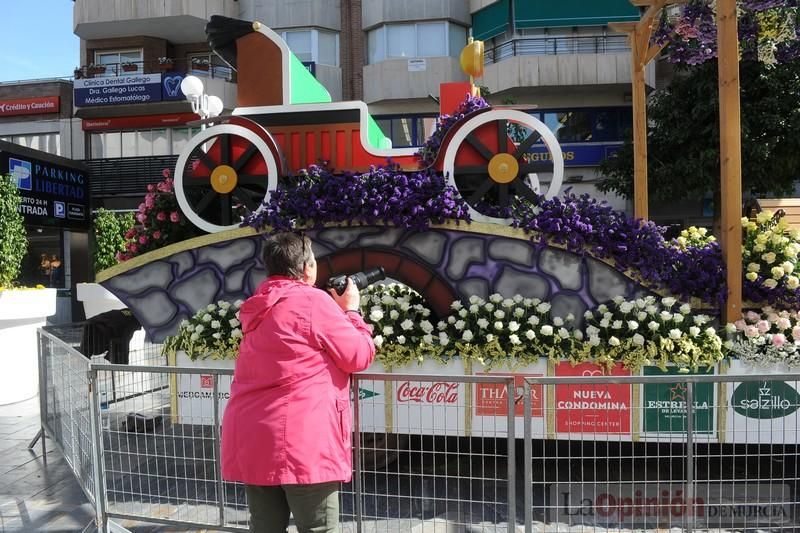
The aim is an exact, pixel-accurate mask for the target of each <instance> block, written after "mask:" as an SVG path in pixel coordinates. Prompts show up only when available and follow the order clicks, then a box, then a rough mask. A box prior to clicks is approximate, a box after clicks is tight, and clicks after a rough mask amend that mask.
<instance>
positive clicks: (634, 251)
mask: <svg viewBox="0 0 800 533" xmlns="http://www.w3.org/2000/svg"><path fill="white" fill-rule="evenodd" d="M538 207H539V209H538V210H537V209H535V208H534V206H533V205H531V204H529V203H527V202H520V201H517V203H516V204H515V205H514V214H513V219H514V222H513V225H514V226H516V227H519V228H522V229H523V230H525V231H527V232H532V233H535V234H536V235H537V236H538V237H539V238H540V239H541V241H540V242H541V244H542V245H545V244H546V243H547V242H552V243H555V244H560V245H563V246H565V247H566V248H567V249H568V250H570V251H572V252H575V253H578V254H583V253H586V252H588V253H591V254H592V255H593V256H595V257H597V258H600V259H605V260H610V261H613V262H614V263H615V264H616V265H617V267H618V268H619V269H620V270H631V271H633V272H635V273H636V274H637V275H638V276H639V278H640V279H641V280H642V282H644V283H645V284H646V285H648V286H650V287H653V288H656V289H667V290H669V291H670V292H672V293H673V294H675V295H678V296H681V297H682V298H683V299H688V298H689V297H698V298H701V299H703V300H705V301H708V302H713V303H721V302H722V301H724V295H725V290H724V280H725V274H724V272H725V267H724V264H723V262H722V254H721V252H720V249H719V246H718V245H717V243H711V244H709V245H707V246H705V247H704V248H691V249H689V250H686V251H681V250H678V249H676V248H674V247H672V246H670V244H669V243H668V242H667V241H665V240H664V228H662V227H659V226H657V225H655V224H654V223H653V222H649V221H645V222H642V221H641V220H639V219H633V218H630V217H628V216H626V215H625V214H624V213H622V212H620V211H615V210H614V209H613V208H612V207H611V206H610V205H608V204H606V203H605V202H599V201H597V200H596V199H594V198H591V197H589V196H588V195H585V194H584V195H581V196H576V195H574V194H569V193H566V194H564V196H563V197H562V198H553V199H551V200H542V201H540V203H539V206H538Z"/></svg>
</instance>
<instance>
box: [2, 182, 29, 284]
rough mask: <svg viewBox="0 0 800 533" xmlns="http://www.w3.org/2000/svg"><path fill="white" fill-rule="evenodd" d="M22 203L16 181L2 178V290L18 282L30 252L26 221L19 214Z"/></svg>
mask: <svg viewBox="0 0 800 533" xmlns="http://www.w3.org/2000/svg"><path fill="white" fill-rule="evenodd" d="M21 201H22V198H21V197H20V195H19V190H18V189H17V182H16V180H15V179H14V178H12V177H9V176H0V288H3V287H6V288H8V287H10V286H11V285H12V284H13V283H14V282H15V281H16V280H17V276H18V275H19V271H20V267H21V265H22V259H23V258H24V257H25V254H26V253H27V251H28V235H27V233H26V232H25V221H24V219H23V217H22V215H21V214H20V212H19V205H20V202H21Z"/></svg>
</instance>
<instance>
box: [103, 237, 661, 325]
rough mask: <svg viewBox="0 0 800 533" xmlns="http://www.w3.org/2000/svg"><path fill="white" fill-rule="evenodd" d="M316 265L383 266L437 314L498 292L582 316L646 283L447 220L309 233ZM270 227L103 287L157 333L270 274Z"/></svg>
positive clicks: (179, 252) (147, 258) (208, 241)
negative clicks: (264, 248)
mask: <svg viewBox="0 0 800 533" xmlns="http://www.w3.org/2000/svg"><path fill="white" fill-rule="evenodd" d="M306 235H308V237H309V238H311V239H312V241H313V245H314V253H315V255H316V257H317V259H318V263H319V276H318V278H319V280H318V283H324V281H325V280H326V279H327V278H328V276H330V275H332V274H334V273H353V272H356V271H358V270H362V269H364V268H370V267H375V266H382V267H384V269H385V270H386V272H387V275H389V276H390V277H391V278H393V279H395V280H397V281H400V282H403V283H405V284H406V285H408V286H410V287H412V288H414V289H415V290H417V291H419V292H420V293H421V294H422V295H423V296H424V297H425V298H426V300H427V301H428V303H429V305H430V307H431V309H432V310H433V311H434V313H435V314H437V315H438V316H440V317H441V316H443V315H445V314H447V309H448V307H449V305H450V303H451V302H452V301H453V300H455V299H461V300H466V299H468V298H469V296H471V295H473V294H475V295H478V296H481V297H483V298H486V297H487V296H488V295H489V294H491V293H494V292H497V293H500V294H502V295H504V296H513V295H515V294H521V295H522V296H526V297H537V298H541V299H546V300H548V301H550V303H551V304H552V306H553V313H554V315H555V316H559V315H560V316H565V315H566V314H567V313H570V312H571V313H573V314H574V315H575V316H576V317H578V318H580V317H581V316H582V315H583V312H584V311H585V310H586V309H590V308H594V307H596V306H597V305H598V304H599V303H602V302H605V301H607V300H609V299H611V298H613V297H614V296H616V295H622V296H625V297H633V296H638V295H642V294H647V293H649V291H648V290H647V289H645V288H644V287H642V286H641V285H639V284H637V283H636V282H634V281H633V280H631V279H630V278H628V277H627V276H625V275H624V274H622V273H620V272H618V271H616V270H615V269H614V268H612V267H611V266H609V265H607V264H605V263H604V262H601V261H599V260H596V259H594V258H592V257H590V256H583V257H581V256H578V255H576V254H574V253H571V252H567V251H565V250H562V249H559V248H555V247H550V246H545V247H542V246H539V245H537V244H535V243H532V242H531V241H530V237H529V236H528V235H526V234H525V233H523V232H522V231H521V230H516V229H513V228H507V227H500V226H497V225H494V224H491V225H490V224H480V223H472V224H461V225H455V224H448V225H440V226H434V227H432V228H431V229H429V230H428V231H425V232H419V231H413V230H406V229H401V228H394V227H385V226H353V227H328V228H324V229H320V230H309V231H307V232H306ZM263 239H264V237H263V235H259V234H256V233H255V232H254V231H253V230H250V229H238V230H231V231H226V232H221V233H216V234H212V235H207V236H204V237H198V238H196V239H192V240H189V241H185V242H182V243H178V244H175V245H172V246H168V247H166V248H163V249H161V250H157V251H154V252H150V253H148V254H145V255H142V256H139V257H137V258H136V259H134V260H131V261H128V262H125V263H123V264H120V265H118V266H116V267H114V268H111V269H109V270H106V271H104V272H102V273H101V275H100V276H99V277H98V278H99V279H98V281H100V282H101V283H102V284H103V286H105V287H106V288H107V289H108V290H110V291H111V292H112V293H114V294H115V295H116V296H117V297H119V298H120V300H122V301H123V302H124V303H125V304H126V305H128V306H129V307H130V308H131V309H132V310H133V312H134V314H135V315H136V317H137V318H138V319H139V321H140V322H141V323H142V325H143V326H144V327H145V329H146V330H147V332H148V333H149V335H150V337H151V338H152V339H153V340H154V341H160V340H162V339H164V338H165V337H166V336H167V335H170V334H173V333H175V332H176V331H177V329H178V324H179V323H180V321H181V320H183V319H185V318H188V317H189V316H191V315H193V314H194V313H195V312H196V311H197V310H198V309H200V308H201V307H204V306H206V305H207V304H209V303H211V302H216V301H218V300H229V301H232V300H236V299H238V298H246V297H247V296H249V295H250V294H252V292H253V291H254V290H255V288H256V287H257V286H258V284H259V283H260V282H261V281H262V280H263V279H264V278H265V277H266V272H265V270H264V267H263V265H262V262H261V260H260V255H261V244H262V242H263Z"/></svg>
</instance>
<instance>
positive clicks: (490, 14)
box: [472, 0, 509, 41]
mask: <svg viewBox="0 0 800 533" xmlns="http://www.w3.org/2000/svg"><path fill="white" fill-rule="evenodd" d="M508 2H509V0H499V1H498V2H495V3H494V4H492V5H489V6H486V7H484V8H483V9H480V10H478V11H476V12H475V13H473V14H472V36H473V37H474V38H475V39H478V40H481V41H485V40H486V39H491V38H492V37H494V36H495V35H500V34H501V33H505V31H506V29H508Z"/></svg>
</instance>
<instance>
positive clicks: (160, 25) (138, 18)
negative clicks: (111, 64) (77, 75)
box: [72, 0, 239, 43]
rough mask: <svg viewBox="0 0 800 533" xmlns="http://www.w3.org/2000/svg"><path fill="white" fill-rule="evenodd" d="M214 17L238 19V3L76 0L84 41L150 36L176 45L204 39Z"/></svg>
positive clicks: (76, 27)
mask: <svg viewBox="0 0 800 533" xmlns="http://www.w3.org/2000/svg"><path fill="white" fill-rule="evenodd" d="M211 15H225V16H227V17H237V16H238V15H239V4H238V2H236V0H205V1H203V2H172V1H170V2H165V1H164V0H136V1H134V0H127V1H121V2H120V1H116V2H110V1H109V0H75V2H74V7H73V11H72V21H73V30H74V33H75V35H77V36H78V37H80V38H81V39H84V40H91V39H105V38H110V37H129V36H136V35H149V36H151V37H158V38H162V39H167V40H169V41H170V42H173V43H193V42H200V41H204V40H205V25H206V22H207V21H208V19H209V18H211Z"/></svg>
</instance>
